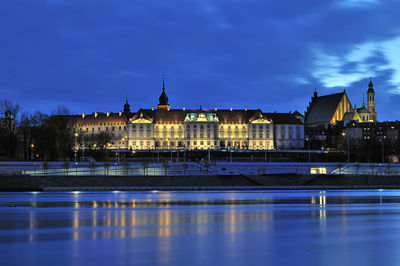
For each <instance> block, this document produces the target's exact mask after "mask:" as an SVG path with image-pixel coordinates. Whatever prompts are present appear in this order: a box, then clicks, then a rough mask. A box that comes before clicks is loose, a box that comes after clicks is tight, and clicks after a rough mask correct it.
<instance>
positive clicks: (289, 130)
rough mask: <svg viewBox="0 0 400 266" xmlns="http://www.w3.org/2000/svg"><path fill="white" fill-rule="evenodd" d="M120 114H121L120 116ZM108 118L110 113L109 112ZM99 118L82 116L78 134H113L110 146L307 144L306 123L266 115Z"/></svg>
mask: <svg viewBox="0 0 400 266" xmlns="http://www.w3.org/2000/svg"><path fill="white" fill-rule="evenodd" d="M120 116H121V115H120ZM107 117H108V115H107ZM126 120H127V121H126V122H124V121H122V120H117V121H116V120H115V117H111V116H110V118H109V120H107V118H104V117H103V118H102V119H101V120H99V121H97V120H96V119H95V117H94V116H92V117H90V119H89V118H87V120H85V118H84V117H82V119H79V121H78V122H76V123H75V125H74V130H75V132H78V133H79V134H86V135H91V134H98V133H102V132H104V133H110V136H111V138H112V140H111V143H109V144H108V145H107V148H108V149H132V150H148V149H177V148H179V149H189V150H194V149H226V148H227V149H254V150H264V149H275V148H279V149H293V148H302V147H303V146H304V126H303V125H302V124H294V125H293V124H288V125H277V126H275V125H274V124H273V122H272V121H270V120H268V119H264V118H260V119H257V120H255V121H251V122H250V121H248V122H247V123H246V122H245V121H239V122H238V123H232V122H230V123H229V122H226V121H225V122H219V121H218V119H216V120H208V121H192V120H190V121H189V120H188V121H186V120H185V121H174V122H168V121H153V120H152V119H151V118H144V117H142V116H141V117H140V118H138V119H136V120H133V121H132V120H128V119H126ZM86 121H87V122H86Z"/></svg>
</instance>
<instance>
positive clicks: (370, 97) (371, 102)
mask: <svg viewBox="0 0 400 266" xmlns="http://www.w3.org/2000/svg"><path fill="white" fill-rule="evenodd" d="M367 109H368V111H369V113H370V116H369V117H370V120H373V121H376V120H377V113H376V111H375V91H374V84H372V80H371V78H370V79H369V84H368V91H367Z"/></svg>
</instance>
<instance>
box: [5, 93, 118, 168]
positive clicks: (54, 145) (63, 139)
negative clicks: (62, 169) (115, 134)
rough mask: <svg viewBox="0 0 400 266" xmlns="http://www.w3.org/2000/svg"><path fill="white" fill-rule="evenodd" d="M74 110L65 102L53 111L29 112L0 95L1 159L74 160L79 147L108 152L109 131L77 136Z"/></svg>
mask: <svg viewBox="0 0 400 266" xmlns="http://www.w3.org/2000/svg"><path fill="white" fill-rule="evenodd" d="M71 114H72V113H71V111H70V110H69V109H68V108H67V107H65V106H62V105H59V106H57V108H56V109H55V110H53V111H52V112H51V114H50V115H49V114H46V113H43V112H41V111H35V112H33V113H29V112H27V111H22V106H21V105H19V104H16V103H13V102H12V101H10V100H7V99H0V159H1V160H40V161H61V160H73V157H74V156H76V155H77V151H78V150H82V149H85V153H86V154H87V155H89V156H93V157H97V158H98V159H102V157H105V156H106V152H105V151H106V147H107V144H108V143H109V142H110V141H111V136H110V135H109V134H106V133H100V134H90V135H86V134H81V133H80V134H79V136H75V134H74V132H73V129H72V128H71V127H70V124H69V122H70V121H69V119H70V117H69V115H71Z"/></svg>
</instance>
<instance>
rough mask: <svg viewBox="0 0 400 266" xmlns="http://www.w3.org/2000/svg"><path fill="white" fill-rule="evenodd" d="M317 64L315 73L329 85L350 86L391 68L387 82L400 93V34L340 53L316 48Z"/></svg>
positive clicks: (315, 61)
mask: <svg viewBox="0 0 400 266" xmlns="http://www.w3.org/2000/svg"><path fill="white" fill-rule="evenodd" d="M313 52H314V58H315V59H314V66H313V70H312V75H313V77H314V78H316V79H318V80H320V81H321V82H322V84H323V85H324V86H325V87H328V88H332V87H339V86H340V87H349V86H351V84H353V83H355V82H357V81H360V80H363V79H365V78H366V77H367V76H369V75H370V76H379V74H380V72H382V71H385V70H390V71H391V76H390V77H389V79H388V80H387V81H386V83H387V84H388V85H390V86H392V89H391V90H389V91H390V92H392V93H397V94H400V89H399V88H398V86H399V84H400V36H397V37H394V38H391V39H388V40H384V41H379V42H365V43H361V44H357V45H354V46H353V47H352V48H351V49H350V50H349V51H348V52H346V53H341V54H340V55H335V54H329V53H327V52H325V51H323V49H321V48H320V47H316V48H314V49H313Z"/></svg>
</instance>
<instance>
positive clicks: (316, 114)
mask: <svg viewBox="0 0 400 266" xmlns="http://www.w3.org/2000/svg"><path fill="white" fill-rule="evenodd" d="M338 121H358V122H374V121H377V113H376V111H375V91H374V88H373V84H372V81H371V80H370V82H369V84H368V91H367V107H365V103H363V104H362V107H360V108H357V106H356V105H354V108H353V107H352V105H351V103H350V100H349V98H348V96H347V94H346V90H344V91H343V92H340V93H335V94H329V95H324V96H318V93H317V92H314V95H313V97H312V98H311V102H310V103H309V106H308V107H307V110H306V112H305V117H304V122H305V126H306V127H317V126H321V125H322V126H323V125H334V124H336V123H337V122H338Z"/></svg>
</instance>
